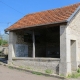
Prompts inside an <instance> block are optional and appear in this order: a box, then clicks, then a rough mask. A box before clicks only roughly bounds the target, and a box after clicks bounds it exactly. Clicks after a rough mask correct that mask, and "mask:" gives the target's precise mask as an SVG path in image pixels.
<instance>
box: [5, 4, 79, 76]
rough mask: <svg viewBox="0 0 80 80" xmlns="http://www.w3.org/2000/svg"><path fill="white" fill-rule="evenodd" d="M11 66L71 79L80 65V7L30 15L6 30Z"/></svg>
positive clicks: (74, 6) (73, 6) (71, 6)
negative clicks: (50, 72) (52, 72)
mask: <svg viewBox="0 0 80 80" xmlns="http://www.w3.org/2000/svg"><path fill="white" fill-rule="evenodd" d="M5 31H6V32H9V58H8V63H12V62H13V63H14V64H15V65H23V66H32V67H34V68H35V69H42V70H45V69H52V70H53V71H54V73H57V74H60V75H68V74H70V73H72V71H75V70H77V69H78V65H79V64H80V3H77V4H73V5H70V6H65V7H62V8H57V9H53V10H47V11H43V12H37V13H33V14H28V15H26V16H24V17H23V18H22V19H20V20H19V21H17V22H16V23H15V24H13V25H11V26H10V27H9V28H7V29H5Z"/></svg>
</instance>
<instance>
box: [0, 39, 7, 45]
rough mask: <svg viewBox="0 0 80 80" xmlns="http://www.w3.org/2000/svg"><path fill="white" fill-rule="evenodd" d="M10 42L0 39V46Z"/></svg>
mask: <svg viewBox="0 0 80 80" xmlns="http://www.w3.org/2000/svg"><path fill="white" fill-rule="evenodd" d="M6 44H8V41H7V40H3V39H0V46H2V45H6Z"/></svg>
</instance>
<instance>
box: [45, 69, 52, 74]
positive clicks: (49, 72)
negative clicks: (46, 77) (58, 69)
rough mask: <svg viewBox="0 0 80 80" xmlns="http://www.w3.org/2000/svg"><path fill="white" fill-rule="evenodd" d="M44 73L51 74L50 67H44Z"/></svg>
mask: <svg viewBox="0 0 80 80" xmlns="http://www.w3.org/2000/svg"><path fill="white" fill-rule="evenodd" d="M45 73H47V74H52V73H53V71H52V70H51V69H46V70H45Z"/></svg>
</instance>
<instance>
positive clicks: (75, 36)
mask: <svg viewBox="0 0 80 80" xmlns="http://www.w3.org/2000/svg"><path fill="white" fill-rule="evenodd" d="M67 29H68V33H69V37H70V39H71V40H76V41H77V53H78V56H77V60H78V61H80V11H79V12H78V13H77V15H76V16H74V18H73V19H72V21H70V23H69V24H68V25H67Z"/></svg>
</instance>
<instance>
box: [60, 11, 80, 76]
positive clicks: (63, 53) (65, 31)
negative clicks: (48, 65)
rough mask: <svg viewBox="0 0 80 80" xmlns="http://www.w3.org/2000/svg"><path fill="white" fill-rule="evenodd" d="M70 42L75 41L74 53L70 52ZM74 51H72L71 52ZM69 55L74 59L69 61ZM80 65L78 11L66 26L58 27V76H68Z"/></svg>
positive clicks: (79, 22) (79, 16)
mask: <svg viewBox="0 0 80 80" xmlns="http://www.w3.org/2000/svg"><path fill="white" fill-rule="evenodd" d="M71 40H75V41H76V44H75V45H76V49H75V50H76V53H74V52H71V51H72V50H71ZM73 51H74V50H73ZM71 55H73V57H74V58H75V59H74V61H72V59H71ZM79 63H80V11H79V12H78V13H77V15H75V16H74V17H73V19H72V20H71V21H70V22H69V23H68V24H67V25H60V64H59V74H62V75H68V74H70V73H71V72H72V68H74V70H76V69H78V64H79Z"/></svg>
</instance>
